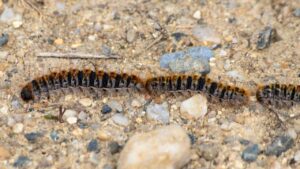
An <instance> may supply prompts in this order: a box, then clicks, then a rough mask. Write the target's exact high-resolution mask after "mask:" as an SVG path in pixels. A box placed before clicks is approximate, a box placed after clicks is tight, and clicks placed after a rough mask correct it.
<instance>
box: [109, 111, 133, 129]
mask: <svg viewBox="0 0 300 169" xmlns="http://www.w3.org/2000/svg"><path fill="white" fill-rule="evenodd" d="M111 119H112V120H113V122H114V123H116V124H118V125H120V126H128V125H129V120H128V118H127V117H126V116H124V115H123V114H120V113H118V114H114V115H113V116H112V117H111Z"/></svg>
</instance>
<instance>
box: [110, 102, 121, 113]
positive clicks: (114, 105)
mask: <svg viewBox="0 0 300 169" xmlns="http://www.w3.org/2000/svg"><path fill="white" fill-rule="evenodd" d="M107 105H109V107H111V108H112V109H113V110H116V111H118V112H122V111H123V108H122V105H121V104H120V103H119V102H117V101H114V100H112V101H109V102H108V103H107Z"/></svg>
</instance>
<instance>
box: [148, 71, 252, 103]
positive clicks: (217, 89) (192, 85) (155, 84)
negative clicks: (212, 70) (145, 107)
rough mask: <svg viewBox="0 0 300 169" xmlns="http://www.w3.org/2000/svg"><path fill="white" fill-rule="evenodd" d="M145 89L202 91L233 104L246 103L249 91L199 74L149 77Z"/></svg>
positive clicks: (156, 90)
mask: <svg viewBox="0 0 300 169" xmlns="http://www.w3.org/2000/svg"><path fill="white" fill-rule="evenodd" d="M146 89H147V90H148V91H149V92H150V93H157V92H165V91H170V92H172V91H173V92H179V91H196V92H202V93H204V94H206V95H208V96H209V97H210V96H213V97H214V98H217V99H218V100H219V101H221V102H222V101H225V102H232V103H234V104H243V103H247V102H248V99H249V93H248V92H247V91H246V90H244V89H242V88H239V87H233V86H230V85H224V84H222V83H219V82H215V81H212V80H211V79H210V78H208V77H206V76H199V75H192V76H187V75H172V76H160V77H154V78H150V79H148V80H147V81H146Z"/></svg>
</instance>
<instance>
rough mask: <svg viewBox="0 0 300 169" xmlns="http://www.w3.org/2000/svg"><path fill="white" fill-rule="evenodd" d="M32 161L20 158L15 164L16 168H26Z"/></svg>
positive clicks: (24, 157) (23, 157)
mask: <svg viewBox="0 0 300 169" xmlns="http://www.w3.org/2000/svg"><path fill="white" fill-rule="evenodd" d="M29 161H30V159H29V158H28V157H26V156H22V155H21V156H19V157H18V159H17V160H16V161H15V162H14V163H13V166H14V167H18V168H20V167H24V166H25V165H26V164H27V163H28V162H29Z"/></svg>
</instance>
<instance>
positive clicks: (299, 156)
mask: <svg viewBox="0 0 300 169" xmlns="http://www.w3.org/2000/svg"><path fill="white" fill-rule="evenodd" d="M294 160H295V161H297V162H299V161H300V150H298V151H297V152H296V153H295V155H294Z"/></svg>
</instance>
